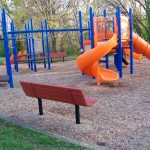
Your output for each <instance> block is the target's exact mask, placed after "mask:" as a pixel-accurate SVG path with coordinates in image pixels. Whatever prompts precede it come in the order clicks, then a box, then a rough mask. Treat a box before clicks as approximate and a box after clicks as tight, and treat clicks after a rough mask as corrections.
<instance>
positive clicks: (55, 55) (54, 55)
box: [50, 52, 67, 58]
mask: <svg viewBox="0 0 150 150" xmlns="http://www.w3.org/2000/svg"><path fill="white" fill-rule="evenodd" d="M66 56H67V53H66V52H56V53H50V57H51V58H59V57H66Z"/></svg>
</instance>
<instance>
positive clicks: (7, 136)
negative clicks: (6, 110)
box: [0, 119, 87, 150]
mask: <svg viewBox="0 0 150 150" xmlns="http://www.w3.org/2000/svg"><path fill="white" fill-rule="evenodd" d="M0 150H87V148H83V147H81V146H79V145H75V144H71V143H67V142H65V141H62V140H61V139H56V138H53V137H50V136H48V135H45V134H43V133H40V132H35V131H32V130H29V129H26V128H23V127H20V126H17V125H15V124H13V123H11V122H8V121H5V120H3V119H0Z"/></svg>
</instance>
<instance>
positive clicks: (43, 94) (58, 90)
mask: <svg viewBox="0 0 150 150" xmlns="http://www.w3.org/2000/svg"><path fill="white" fill-rule="evenodd" d="M20 84H21V86H22V88H23V90H24V92H25V94H26V95H27V96H30V97H35V98H41V99H47V100H53V101H59V102H64V103H70V104H74V105H82V106H88V104H87V103H86V99H85V97H84V95H83V93H82V91H81V90H80V89H77V88H69V87H63V86H54V85H46V84H40V83H32V82H22V81H21V82H20Z"/></svg>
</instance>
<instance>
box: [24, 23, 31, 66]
mask: <svg viewBox="0 0 150 150" xmlns="http://www.w3.org/2000/svg"><path fill="white" fill-rule="evenodd" d="M24 28H25V30H26V31H27V30H28V28H27V24H26V23H25V24H24ZM28 36H29V35H28V33H26V49H27V54H30V51H29V37H28ZM29 58H30V56H28V59H29ZM28 67H29V68H30V61H28Z"/></svg>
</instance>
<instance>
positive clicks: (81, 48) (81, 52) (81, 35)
mask: <svg viewBox="0 0 150 150" xmlns="http://www.w3.org/2000/svg"><path fill="white" fill-rule="evenodd" d="M79 28H80V29H81V30H80V54H83V32H82V13H81V11H79Z"/></svg>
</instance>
